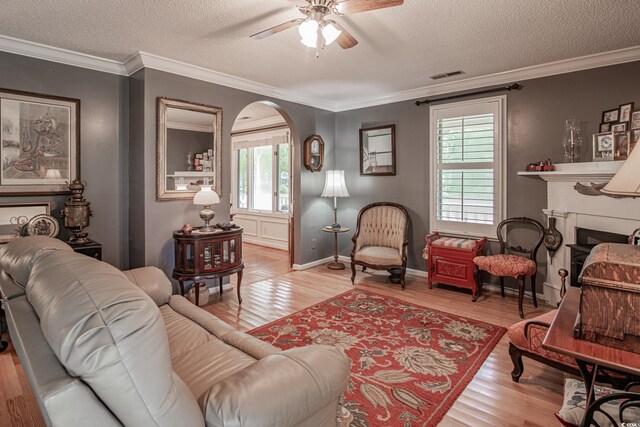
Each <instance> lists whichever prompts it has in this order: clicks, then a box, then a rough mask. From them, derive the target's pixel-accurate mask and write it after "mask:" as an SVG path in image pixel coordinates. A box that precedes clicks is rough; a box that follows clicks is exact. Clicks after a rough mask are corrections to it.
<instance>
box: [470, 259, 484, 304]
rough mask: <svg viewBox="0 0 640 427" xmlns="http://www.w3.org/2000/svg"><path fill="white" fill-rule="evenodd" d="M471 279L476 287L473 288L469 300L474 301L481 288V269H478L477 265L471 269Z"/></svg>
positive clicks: (478, 295)
mask: <svg viewBox="0 0 640 427" xmlns="http://www.w3.org/2000/svg"><path fill="white" fill-rule="evenodd" d="M473 280H474V281H475V282H476V287H475V288H474V289H473V296H472V298H471V302H476V301H478V298H479V297H480V291H481V290H482V271H480V269H479V268H478V266H476V268H475V269H474V270H473Z"/></svg>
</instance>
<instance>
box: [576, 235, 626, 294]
mask: <svg viewBox="0 0 640 427" xmlns="http://www.w3.org/2000/svg"><path fill="white" fill-rule="evenodd" d="M628 242H629V236H626V235H624V234H617V233H609V232H608V231H601V230H590V229H588V228H576V243H575V244H571V245H567V246H568V247H569V248H571V282H570V283H571V286H580V285H579V284H578V276H580V272H581V271H582V267H583V266H584V262H585V260H586V259H587V257H588V256H589V254H590V253H591V249H593V248H594V247H596V246H597V245H599V244H600V243H628Z"/></svg>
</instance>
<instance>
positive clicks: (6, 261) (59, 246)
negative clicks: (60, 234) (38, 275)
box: [0, 236, 73, 288]
mask: <svg viewBox="0 0 640 427" xmlns="http://www.w3.org/2000/svg"><path fill="white" fill-rule="evenodd" d="M42 250H63V251H73V249H71V246H69V245H67V244H66V243H65V242H63V241H62V240H58V239H53V238H51V237H47V236H29V237H22V238H20V239H16V240H12V241H11V242H9V243H7V244H6V245H4V247H3V251H2V254H0V266H1V267H2V269H3V270H4V271H6V272H7V273H9V275H10V276H11V277H12V278H13V280H15V282H16V283H17V284H18V285H20V286H22V287H23V288H24V287H26V286H27V282H28V281H29V272H30V271H31V259H32V258H33V256H34V255H35V254H37V253H38V252H40V251H42Z"/></svg>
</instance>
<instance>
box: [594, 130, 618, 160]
mask: <svg viewBox="0 0 640 427" xmlns="http://www.w3.org/2000/svg"><path fill="white" fill-rule="evenodd" d="M613 136H614V133H613V132H604V133H596V134H594V135H593V161H594V162H603V161H609V160H613Z"/></svg>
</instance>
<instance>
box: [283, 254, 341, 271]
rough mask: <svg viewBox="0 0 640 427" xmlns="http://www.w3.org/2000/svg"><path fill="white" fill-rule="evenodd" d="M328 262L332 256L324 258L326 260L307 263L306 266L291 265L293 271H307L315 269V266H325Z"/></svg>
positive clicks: (331, 259)
mask: <svg viewBox="0 0 640 427" xmlns="http://www.w3.org/2000/svg"><path fill="white" fill-rule="evenodd" d="M329 261H333V257H332V256H329V257H326V258H322V259H318V260H315V261H311V262H308V263H306V264H293V269H294V270H306V269H309V268H313V267H317V266H319V265H322V264H326V263H328V262H329Z"/></svg>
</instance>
